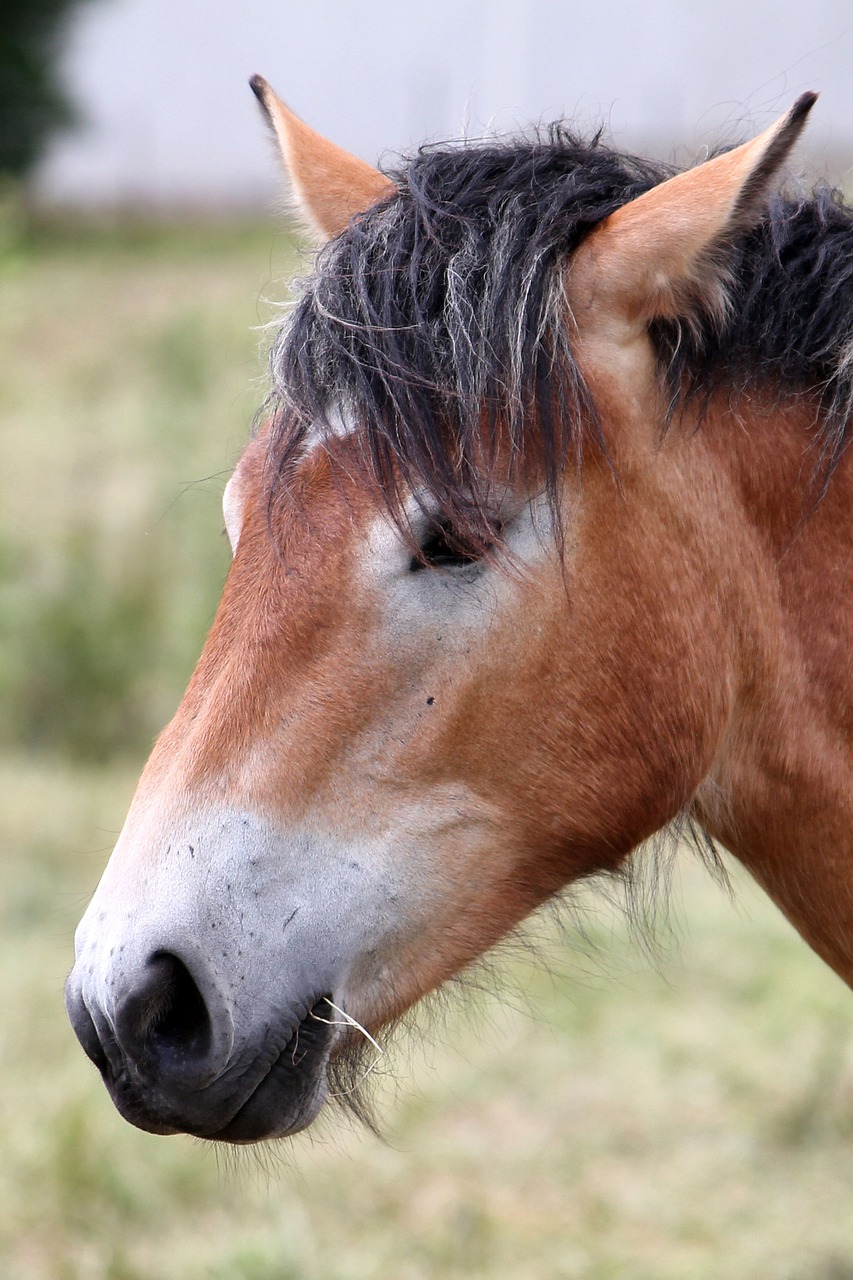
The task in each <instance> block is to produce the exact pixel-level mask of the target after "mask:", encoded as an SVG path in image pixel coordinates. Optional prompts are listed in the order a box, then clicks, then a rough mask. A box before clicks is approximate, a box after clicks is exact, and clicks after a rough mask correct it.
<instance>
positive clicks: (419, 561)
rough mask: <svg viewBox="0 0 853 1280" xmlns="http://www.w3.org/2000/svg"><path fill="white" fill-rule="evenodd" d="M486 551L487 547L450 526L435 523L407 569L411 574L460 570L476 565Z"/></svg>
mask: <svg viewBox="0 0 853 1280" xmlns="http://www.w3.org/2000/svg"><path fill="white" fill-rule="evenodd" d="M488 550H489V546H488V545H485V546H484V545H483V544H482V543H479V542H478V543H474V542H472V540H471V539H470V538H467V537H466V536H465V535H464V534H459V533H456V532H455V531H454V530H453V529H452V528H451V527H450V525H448V524H445V523H444V522H439V521H436V523H435V524H433V525H431V526H430V528H429V530H428V531H427V534H426V537H425V538H424V540H423V542H422V543H421V545H420V548H419V551H418V554H417V555H414V556H412V559H411V560H410V562H409V569H410V571H411V572H412V573H417V572H418V571H419V570H421V569H460V568H464V567H465V566H467V565H472V564H477V563H478V562H479V561H480V560H482V559H483V556H484V555H485V554H486V553H487V552H488Z"/></svg>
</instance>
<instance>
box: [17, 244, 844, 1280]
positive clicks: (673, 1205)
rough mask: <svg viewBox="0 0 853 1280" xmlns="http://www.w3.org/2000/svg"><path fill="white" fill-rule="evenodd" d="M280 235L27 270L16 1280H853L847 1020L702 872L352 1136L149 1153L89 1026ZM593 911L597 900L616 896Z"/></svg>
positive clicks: (279, 260) (430, 1035)
mask: <svg viewBox="0 0 853 1280" xmlns="http://www.w3.org/2000/svg"><path fill="white" fill-rule="evenodd" d="M293 268H294V258H293V253H292V248H291V246H290V244H289V242H288V241H287V239H286V238H285V237H282V236H278V235H276V234H275V232H274V230H273V229H272V228H271V227H269V226H260V227H258V226H235V227H184V228H181V227H177V228H160V229H151V228H144V227H140V228H135V229H123V230H119V231H115V230H113V231H110V232H103V231H102V232H101V233H97V234H96V233H95V232H94V231H87V230H85V229H77V230H74V229H70V230H65V231H63V232H62V233H60V232H59V231H57V230H56V229H54V230H53V231H51V232H50V233H47V232H43V233H40V234H39V235H34V236H32V237H30V238H29V239H27V240H20V241H17V242H14V243H10V244H8V245H7V246H6V248H5V250H4V251H3V253H2V255H0V276H2V289H3V307H2V309H0V431H2V442H3V448H2V459H3V465H2V468H0V495H2V497H1V498H0V707H2V709H3V710H2V713H0V714H2V716H3V718H2V721H0V846H2V851H3V857H2V860H0V913H2V930H0V979H2V997H0V1009H2V1018H0V1280H202V1278H204V1280H373V1278H376V1280H457V1278H458V1280H462V1277H482V1278H486V1277H488V1278H489V1280H552V1278H553V1280H615V1278H617V1277H618V1278H620V1280H622V1278H624V1280H853V1034H851V1033H853V996H851V994H850V993H849V992H848V991H847V990H846V989H844V988H843V987H842V985H841V984H840V983H839V982H838V981H837V980H836V979H835V978H834V977H833V976H832V975H831V974H830V973H829V972H828V971H827V970H826V969H825V968H824V967H823V966H822V965H821V964H820V963H819V962H818V961H817V960H816V959H815V958H814V957H813V956H812V955H811V954H810V953H809V952H808V951H807V949H806V948H805V946H804V945H803V944H802V943H801V942H800V941H799V940H798V939H797V938H796V936H795V935H794V934H793V932H792V931H791V929H790V928H789V927H788V926H787V925H786V924H785V923H784V922H783V921H782V920H781V919H780V918H779V916H778V915H777V913H776V912H775V911H774V910H773V909H772V908H771V907H770V906H769V904H768V903H767V902H766V901H765V900H764V899H763V898H762V896H761V895H760V893H759V892H758V890H756V889H755V888H754V887H753V886H751V884H750V883H749V882H748V881H747V880H746V879H745V878H744V877H742V876H740V875H738V874H735V875H734V884H735V891H736V892H735V904H734V905H732V903H731V902H730V901H729V899H728V898H727V897H726V896H725V894H723V893H722V892H721V891H720V890H719V889H718V888H717V887H716V886H715V885H714V884H713V883H712V882H711V880H710V879H709V878H708V877H707V875H706V874H705V873H704V872H703V871H702V870H701V869H700V868H698V867H695V866H694V865H693V864H692V863H691V862H690V861H689V859H687V858H685V859H682V860H681V861H680V862H679V864H678V867H679V870H678V871H677V873H676V875H675V880H674V885H673V891H672V895H671V907H670V911H669V926H670V928H666V927H664V928H662V930H661V935H662V936H661V944H660V951H659V954H658V957H657V959H656V960H653V959H652V958H650V956H649V954H648V952H647V950H646V949H644V947H643V946H642V945H641V944H640V943H639V942H638V941H637V940H636V939H633V938H632V937H631V935H630V931H629V930H628V929H627V927H626V926H625V924H624V922H623V920H622V918H621V917H620V915H619V913H618V911H617V912H608V911H607V910H606V909H604V908H600V909H599V908H594V909H592V913H591V915H590V916H589V919H588V932H589V934H590V935H591V937H590V942H589V943H588V944H587V945H586V947H585V948H582V949H577V948H575V947H574V946H573V945H572V940H573V938H574V937H575V936H576V935H575V931H574V929H573V926H572V921H571V917H569V916H567V917H566V918H565V920H564V922H563V927H561V926H560V925H559V924H558V923H557V922H555V921H554V920H552V919H550V918H548V919H543V920H542V921H539V922H537V923H536V924H535V926H534V928H533V930H532V934H531V939H530V945H529V946H528V947H526V948H522V947H517V948H514V949H513V950H512V951H511V952H508V953H507V954H506V955H505V956H504V957H501V958H499V959H498V961H497V962H496V964H495V970H496V972H494V973H488V974H485V975H484V976H483V984H482V985H483V986H484V987H485V992H484V993H481V994H479V995H472V994H470V993H468V994H465V995H460V996H459V997H458V998H457V997H456V996H451V998H450V999H449V1001H448V1002H447V1004H446V1005H444V1006H442V1008H441V1010H440V1011H439V1016H434V1017H433V1018H429V1017H425V1018H424V1019H423V1021H422V1027H421V1028H420V1029H419V1030H417V1031H416V1032H415V1033H414V1034H413V1035H412V1036H411V1037H410V1039H409V1040H408V1041H405V1042H402V1043H401V1044H400V1046H399V1048H398V1049H397V1050H396V1051H395V1052H394V1053H391V1054H389V1058H391V1059H393V1063H392V1067H391V1068H389V1071H388V1073H387V1077H386V1078H385V1079H384V1080H383V1082H382V1084H381V1088H380V1101H379V1109H380V1112H381V1113H382V1115H383V1116H384V1127H385V1140H384V1141H379V1140H377V1139H376V1138H374V1137H372V1136H371V1135H368V1134H364V1133H360V1132H354V1131H353V1130H352V1129H351V1128H350V1127H349V1126H348V1125H347V1124H346V1123H345V1122H344V1121H343V1120H342V1118H341V1117H339V1116H336V1115H335V1114H334V1113H331V1114H330V1116H329V1117H328V1119H327V1121H326V1122H325V1124H324V1126H323V1129H322V1131H321V1132H320V1134H319V1136H318V1137H317V1138H312V1136H311V1135H303V1136H302V1137H300V1138H299V1139H297V1140H296V1141H295V1142H293V1143H292V1144H287V1145H281V1146H279V1147H278V1148H275V1149H271V1150H268V1151H266V1152H262V1153H261V1154H260V1155H257V1156H256V1155H252V1154H251V1153H244V1154H243V1155H241V1156H240V1157H239V1158H235V1157H227V1156H225V1155H223V1154H222V1153H217V1151H215V1150H213V1149H211V1148H209V1147H206V1146H204V1145H203V1144H199V1143H196V1142H193V1141H191V1140H189V1139H186V1140H184V1139H181V1138H156V1137H151V1136H149V1135H145V1134H142V1133H139V1132H137V1131H135V1130H133V1129H131V1128H130V1127H129V1126H128V1125H126V1124H125V1123H124V1122H123V1121H122V1120H120V1118H119V1116H118V1115H117V1113H116V1112H115V1111H114V1110H113V1108H112V1105H111V1104H110V1102H109V1101H108V1098H107V1095H106V1093H105V1091H104V1090H103V1088H102V1086H101V1085H100V1082H99V1080H98V1079H97V1075H96V1072H95V1071H94V1069H93V1068H92V1067H90V1066H89V1064H88V1063H87V1062H86V1061H85V1059H84V1057H83V1055H82V1053H81V1052H80V1050H79V1048H78V1047H77V1045H76V1042H75V1041H74V1038H73V1036H72V1033H71V1031H70V1028H69V1027H68V1025H67V1022H66V1019H65V1015H64V1012H63V1008H62V983H63V979H64V975H65V973H66V971H67V969H68V967H69V964H70V957H71V935H72V932H73V928H74V925H75V923H76V921H77V919H78V918H79V915H80V914H81V911H82V908H83V905H84V903H85V901H86V899H87V896H88V894H89V893H90V892H91V891H92V889H93V888H94V885H95V883H96V881H97V878H98V875H99V873H100V869H101V867H102V865H103V863H104V861H105V860H106V857H107V855H108V852H109V848H110V845H111V842H112V840H113V838H114V835H115V833H116V831H117V830H118V828H119V826H120V825H121V822H122V819H123V816H124V812H125V809H126V806H127V804H128V801H129V799H130V795H131V792H132V788H133V784H134V779H135V776H136V774H137V772H138V769H139V767H140V766H141V763H142V761H143V759H144V756H145V753H146V749H147V744H148V742H149V741H150V738H151V736H152V735H153V733H154V732H155V731H156V729H157V727H158V725H159V724H160V723H161V722H162V721H163V720H164V719H165V718H166V717H167V716H168V714H169V712H170V710H171V708H172V707H173V706H174V704H175V702H176V701H177V698H178V697H179V695H180V691H181V688H182V685H183V682H184V681H185V679H186V677H187V675H188V674H189V671H190V669H191V667H192V663H193V659H194V657H195V654H196V653H197V651H198V649H199V647H200V643H201V639H202V636H203V633H204V629H205V627H206V626H207V624H208V622H209V620H210V617H211V614H212V611H213V609H214V606H215V601H216V596H217V593H218V589H219V584H220V582H221V578H222V574H223V571H224V567H225V563H226V559H227V556H226V548H225V545H224V540H223V538H222V536H221V515H220V512H219V502H220V498H221V493H222V488H223V485H224V481H225V478H226V476H227V473H228V469H229V467H230V466H231V464H232V463H233V460H234V458H235V455H236V453H237V451H238V449H239V446H240V443H241V441H242V440H243V438H244V437H245V434H246V431H247V429H248V425H249V422H250V420H251V416H252V412H253V410H254V407H255V406H256V404H257V403H258V402H259V400H260V398H261V395H262V391H261V385H262V383H261V379H262V374H263V365H262V361H261V360H260V358H259V356H258V344H259V335H258V334H257V333H256V332H253V326H257V325H258V324H259V323H260V322H262V321H264V320H267V319H268V318H269V316H270V314H271V307H270V305H269V304H268V302H267V301H265V299H266V298H267V297H268V296H273V297H279V298H280V297H281V296H283V285H282V284H281V283H279V282H278V278H279V277H286V276H287V275H288V274H289V273H291V272H292V270H293ZM594 901H595V900H594Z"/></svg>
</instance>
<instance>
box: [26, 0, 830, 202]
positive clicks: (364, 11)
mask: <svg viewBox="0 0 853 1280" xmlns="http://www.w3.org/2000/svg"><path fill="white" fill-rule="evenodd" d="M851 67H853V3H851V0H814V3H812V4H811V5H810V6H806V5H803V4H802V3H794V2H793V0H713V2H708V0H706V2H705V3H703V4H702V6H701V7H700V6H699V5H698V4H695V3H692V2H691V0H646V2H645V3H640V2H638V3H629V2H628V0H621V2H620V0H584V2H583V3H580V2H577V3H575V0H431V2H430V3H422V2H421V0H409V2H408V3H406V0H403V3H400V0H302V2H299V0H240V3H239V4H237V3H233V0H91V2H90V3H89V4H88V5H84V6H83V7H82V8H81V9H80V10H79V11H78V13H77V15H76V16H75V19H74V22H73V26H72V29H71V31H70V39H69V42H68V49H67V56H66V60H65V75H66V79H67V82H68V84H69V86H70V88H71V90H72V93H73V95H74V97H75V100H76V101H77V103H78V104H79V107H80V109H81V112H82V115H83V118H84V121H85V127H84V128H83V129H82V130H80V131H78V132H76V133H74V134H69V135H66V136H64V137H63V138H61V139H60V140H59V141H57V143H56V144H55V146H54V147H53V149H52V151H51V152H50V154H49V156H48V158H47V160H46V162H45V163H44V164H43V166H42V168H41V171H40V173H39V174H38V177H37V182H36V191H37V194H38V195H40V196H41V198H43V199H44V200H47V201H54V202H72V203H79V204H102V203H108V204H115V203H119V204H124V205H126V204H130V205H136V204H141V205H152V204H154V205H159V204H166V205H168V204H176V203H188V204H193V205H197V204H202V203H209V202H213V203H216V204H224V205H245V204H256V203H258V202H259V201H261V202H262V201H266V200H268V199H270V198H272V196H273V194H274V192H275V190H276V176H275V171H274V164H273V163H272V161H271V152H270V148H269V144H268V142H267V139H266V135H265V131H264V129H263V128H262V126H261V123H260V118H259V113H258V110H257V107H256V104H255V102H254V98H253V97H252V95H251V93H250V91H249V89H248V87H247V83H246V82H247V79H248V77H249V76H250V75H251V74H252V73H253V72H255V71H259V72H261V73H262V74H263V75H265V76H266V77H267V79H268V80H270V81H271V82H272V83H273V85H274V86H275V87H276V89H277V90H278V92H279V93H280V94H281V95H282V97H284V98H285V99H286V100H287V101H288V102H289V103H290V105H291V106H292V107H293V108H294V109H295V110H296V111H297V112H298V113H299V114H300V115H302V116H303V117H304V118H305V119H306V120H308V122H309V123H310V124H312V125H313V126H314V127H315V128H317V129H319V130H320V131H321V132H323V133H326V134H328V135H329V136H330V137H333V138H334V139H335V140H336V141H337V142H339V143H341V144H342V145H344V146H346V147H349V148H350V149H351V150H353V151H356V152H358V153H359V154H361V155H363V156H365V157H366V158H367V159H369V160H376V159H377V158H378V157H379V156H380V155H382V154H383V153H394V152H398V151H400V150H404V149H407V148H411V147H412V146H414V145H416V144H417V143H418V142H420V141H423V140H425V139H437V138H443V137H448V136H455V135H459V134H460V133H462V132H468V133H469V134H476V133H480V132H482V131H483V130H484V129H486V128H488V127H490V126H497V127H499V128H512V127H515V126H516V125H518V124H521V123H525V122H528V121H531V120H542V119H544V120H548V119H552V118H554V117H556V116H558V115H563V114H565V115H568V116H569V117H572V118H574V119H575V120H577V121H578V122H579V124H580V125H582V126H583V127H585V128H589V127H591V126H592V125H594V124H597V123H600V122H601V121H604V122H605V123H606V124H607V126H608V128H609V129H610V131H611V132H612V134H613V135H614V137H615V138H616V140H617V141H618V142H619V143H620V144H621V145H625V146H629V147H635V148H640V149H645V150H647V151H649V152H650V153H654V154H658V155H664V156H667V157H671V156H672V155H673V153H674V152H675V153H676V154H677V153H678V152H680V153H681V154H682V156H683V157H684V158H685V159H686V158H687V157H688V156H692V155H693V154H695V152H696V151H697V149H698V148H700V147H701V146H702V145H704V144H706V143H713V142H715V141H718V140H720V139H721V138H727V139H733V138H736V137H741V136H745V135H746V134H747V133H749V132H751V131H752V130H753V129H755V128H758V127H760V126H762V125H764V124H765V123H767V122H768V121H769V120H770V119H771V118H772V117H773V116H774V115H776V114H778V113H779V112H780V111H781V110H783V109H784V108H785V107H786V106H787V105H788V104H789V102H790V101H791V100H792V99H793V98H794V97H795V96H796V94H797V93H799V92H801V91H802V90H803V89H817V90H819V91H820V92H821V95H822V96H821V101H820V103H819V104H818V106H817V108H816V109H815V111H814V112H813V116H812V122H811V123H810V125H809V137H808V141H807V143H806V144H805V145H804V148H803V154H804V156H805V157H807V159H808V160H810V161H811V162H812V163H813V164H816V165H818V166H819V167H820V166H826V167H828V168H829V170H830V172H831V174H832V177H833V178H834V180H836V181H839V180H840V181H843V180H844V178H845V166H848V165H853V75H851Z"/></svg>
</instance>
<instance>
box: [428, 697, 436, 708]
mask: <svg viewBox="0 0 853 1280" xmlns="http://www.w3.org/2000/svg"><path fill="white" fill-rule="evenodd" d="M434 702H435V698H427V706H428V707H431V706H432V704H433V703H434Z"/></svg>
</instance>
